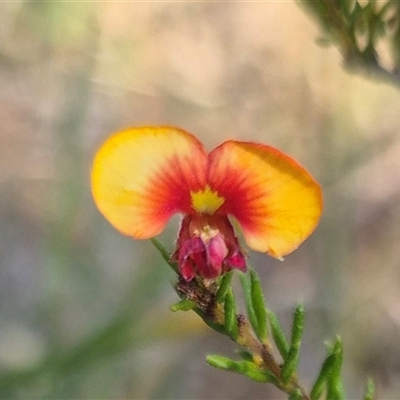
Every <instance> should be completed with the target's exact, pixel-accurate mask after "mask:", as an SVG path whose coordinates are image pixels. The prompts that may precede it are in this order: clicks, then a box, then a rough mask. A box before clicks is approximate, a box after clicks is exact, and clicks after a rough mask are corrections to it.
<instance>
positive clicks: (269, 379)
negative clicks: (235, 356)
mask: <svg viewBox="0 0 400 400" xmlns="http://www.w3.org/2000/svg"><path fill="white" fill-rule="evenodd" d="M206 361H207V363H208V364H209V365H211V366H212V367H214V368H217V369H221V370H224V371H231V372H236V373H238V374H241V375H244V376H246V377H248V378H250V379H252V380H254V381H257V382H263V383H274V384H277V380H276V379H275V377H274V376H273V375H272V374H271V373H270V372H269V371H266V370H263V369H261V368H259V367H257V365H255V364H254V363H253V362H250V361H234V360H231V359H230V358H227V357H223V356H218V355H209V356H207V357H206Z"/></svg>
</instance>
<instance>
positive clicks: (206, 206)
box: [190, 186, 225, 215]
mask: <svg viewBox="0 0 400 400" xmlns="http://www.w3.org/2000/svg"><path fill="white" fill-rule="evenodd" d="M190 196H191V199H192V207H193V209H194V210H195V211H196V212H198V213H203V214H210V215H212V214H214V212H215V211H217V210H218V208H220V207H221V206H222V204H224V202H225V199H224V198H223V197H221V196H219V195H218V193H217V192H214V191H213V190H211V188H210V187H209V186H206V188H205V189H204V190H199V191H198V192H191V193H190Z"/></svg>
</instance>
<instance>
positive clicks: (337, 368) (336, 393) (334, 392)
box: [326, 336, 345, 400]
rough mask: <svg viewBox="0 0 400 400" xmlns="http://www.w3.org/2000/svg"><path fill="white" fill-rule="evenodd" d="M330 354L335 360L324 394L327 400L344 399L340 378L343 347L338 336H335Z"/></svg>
mask: <svg viewBox="0 0 400 400" xmlns="http://www.w3.org/2000/svg"><path fill="white" fill-rule="evenodd" d="M331 354H332V355H334V356H335V362H334V363H333V365H332V369H331V373H330V374H329V376H328V380H327V394H326V395H327V398H328V399H329V400H345V393H344V389H343V383H342V378H341V369H342V362H343V347H342V340H341V339H340V337H339V336H338V337H337V338H336V341H335V343H334V345H333V348H332V352H331Z"/></svg>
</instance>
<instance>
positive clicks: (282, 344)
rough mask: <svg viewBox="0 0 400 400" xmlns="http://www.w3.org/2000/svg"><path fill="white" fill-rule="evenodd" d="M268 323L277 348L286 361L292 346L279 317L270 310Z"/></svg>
mask: <svg viewBox="0 0 400 400" xmlns="http://www.w3.org/2000/svg"><path fill="white" fill-rule="evenodd" d="M268 321H269V326H270V328H271V333H272V337H273V338H274V342H275V344H276V347H277V348H278V350H279V353H280V355H281V356H282V358H283V359H285V358H286V357H287V354H288V353H289V348H290V346H289V343H288V341H287V339H286V335H285V332H283V329H282V325H281V323H280V322H279V320H278V317H277V316H276V315H275V314H274V313H273V312H272V311H270V310H268Z"/></svg>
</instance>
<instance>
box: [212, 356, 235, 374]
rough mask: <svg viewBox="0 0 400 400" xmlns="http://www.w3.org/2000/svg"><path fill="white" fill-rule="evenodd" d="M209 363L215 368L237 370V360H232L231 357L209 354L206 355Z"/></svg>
mask: <svg viewBox="0 0 400 400" xmlns="http://www.w3.org/2000/svg"><path fill="white" fill-rule="evenodd" d="M206 362H207V364H209V365H211V366H212V367H214V368H217V369H222V370H224V371H235V370H236V361H234V360H231V359H230V358H227V357H223V356H219V355H216V354H213V355H209V356H207V357H206Z"/></svg>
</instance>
